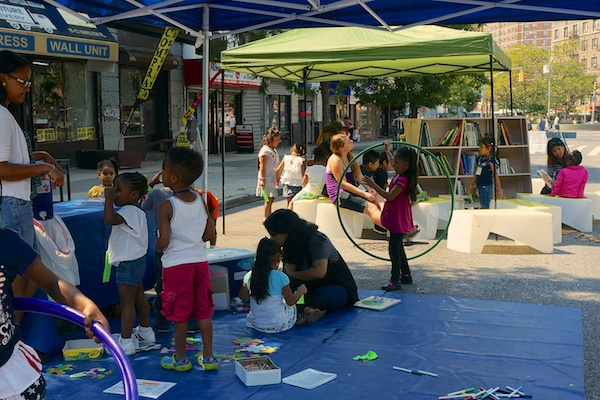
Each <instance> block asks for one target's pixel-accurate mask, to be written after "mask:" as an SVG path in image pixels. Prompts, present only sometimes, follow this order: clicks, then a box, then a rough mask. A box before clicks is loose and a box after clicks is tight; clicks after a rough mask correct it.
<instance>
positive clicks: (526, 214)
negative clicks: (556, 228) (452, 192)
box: [447, 208, 553, 254]
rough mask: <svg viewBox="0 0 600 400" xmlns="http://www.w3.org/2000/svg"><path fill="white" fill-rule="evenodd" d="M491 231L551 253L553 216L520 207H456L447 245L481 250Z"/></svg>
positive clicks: (464, 250) (451, 248)
mask: <svg viewBox="0 0 600 400" xmlns="http://www.w3.org/2000/svg"><path fill="white" fill-rule="evenodd" d="M490 233H496V234H498V235H501V236H504V237H506V238H508V239H512V240H514V241H515V242H518V243H522V244H525V245H527V246H530V247H533V248H534V249H536V250H538V251H540V252H542V253H552V252H553V246H552V215H551V214H549V213H546V212H540V211H533V210H526V209H522V208H517V209H495V210H494V209H487V210H456V211H454V214H452V221H451V222H450V227H449V228H448V242H447V245H448V248H449V249H450V250H455V251H460V252H462V253H472V254H477V253H481V251H482V250H483V246H484V244H485V242H486V241H487V239H488V237H489V235H490Z"/></svg>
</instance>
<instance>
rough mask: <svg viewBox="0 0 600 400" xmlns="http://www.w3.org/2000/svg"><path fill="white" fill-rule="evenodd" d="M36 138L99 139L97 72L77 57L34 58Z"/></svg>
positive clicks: (33, 88) (49, 140) (64, 139)
mask: <svg viewBox="0 0 600 400" xmlns="http://www.w3.org/2000/svg"><path fill="white" fill-rule="evenodd" d="M32 69H33V75H34V78H33V80H34V82H35V85H33V86H32V94H33V121H34V124H35V129H36V139H37V142H40V143H41V142H72V141H78V140H97V138H98V136H97V130H96V102H95V96H94V93H95V90H94V89H95V88H94V82H95V79H94V73H93V72H87V70H86V64H85V63H82V62H76V61H47V60H35V59H34V60H33V68H32Z"/></svg>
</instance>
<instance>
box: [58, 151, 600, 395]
mask: <svg viewBox="0 0 600 400" xmlns="http://www.w3.org/2000/svg"><path fill="white" fill-rule="evenodd" d="M381 140H382V139H377V140H371V141H366V142H360V143H357V151H356V152H358V150H359V149H362V148H365V147H366V146H369V145H372V144H375V143H380V142H381ZM279 153H280V156H283V155H284V154H288V153H289V147H284V148H280V149H279ZM160 166H161V161H153V162H143V163H142V167H141V168H140V169H138V170H137V171H139V172H142V173H145V174H147V176H148V178H151V177H152V175H153V174H154V173H156V172H157V171H158V170H159V169H160ZM221 170H222V166H221V156H220V155H211V156H209V168H208V176H209V184H208V188H209V190H211V191H212V192H213V193H214V194H215V195H216V196H217V197H218V198H219V199H225V217H224V218H223V215H222V214H221V217H220V218H219V220H218V222H217V228H218V239H217V247H237V248H245V249H250V250H253V251H254V250H256V246H257V244H258V241H259V240H260V238H262V237H264V236H265V235H266V234H267V232H266V230H265V229H264V227H263V225H262V222H261V221H262V218H263V216H262V203H261V202H258V201H259V200H260V199H259V198H258V197H256V196H255V195H254V191H255V187H256V153H254V154H233V153H231V154H230V153H227V154H226V155H225V167H224V172H225V185H224V189H223V185H222V180H221V177H222V173H221ZM532 170H533V166H532ZM70 179H71V192H72V198H73V199H77V198H84V197H87V190H88V189H89V188H90V187H92V186H93V185H96V184H98V182H99V180H98V178H97V177H96V172H95V171H93V170H81V169H77V168H73V169H72V170H71V177H70ZM594 186H595V185H594ZM223 190H224V193H225V195H224V196H223ZM65 196H66V190H65ZM56 198H57V194H56V193H55V199H56ZM284 207H285V200H279V201H277V202H276V203H275V205H274V207H273V208H274V209H277V208H284ZM593 235H594V237H598V238H599V241H598V242H596V241H592V240H589V239H584V238H581V237H580V236H578V232H576V231H573V230H571V229H569V228H567V227H564V226H563V236H562V239H563V240H562V243H560V244H557V245H555V246H554V253H553V254H540V253H538V252H536V251H534V250H531V249H529V248H524V247H522V246H515V244H514V242H512V241H510V240H505V239H502V238H495V237H490V239H489V240H488V241H487V243H486V247H485V249H484V254H464V253H459V252H456V251H453V250H449V249H447V247H446V240H445V239H443V240H441V241H440V242H439V244H438V245H437V246H435V247H434V248H433V249H431V247H432V246H434V244H435V241H421V240H420V241H419V242H417V243H416V244H413V245H412V246H408V247H407V248H406V250H407V254H408V256H409V257H416V258H414V259H412V260H411V261H410V262H409V263H410V268H411V270H412V274H413V278H414V284H412V285H403V286H402V292H403V293H411V294H422V295H443V296H453V297H468V298H478V299H488V300H496V301H503V302H519V303H531V304H539V305H549V306H563V307H575V308H578V309H581V311H582V315H583V336H584V368H585V393H586V395H585V399H586V400H600V379H598V377H599V376H600V290H599V288H600V268H598V264H597V262H598V260H599V259H600V224H594V232H593ZM371 237H372V238H371V239H358V240H357V243H358V244H359V245H360V246H361V247H363V248H365V249H368V250H369V251H370V252H372V253H375V254H377V255H381V256H383V257H387V241H386V240H385V239H384V237H382V236H371ZM332 242H333V243H334V245H335V246H336V248H337V249H338V250H339V251H340V253H341V254H342V255H343V257H344V258H345V259H346V260H347V262H348V264H349V266H350V268H351V270H352V273H353V275H354V277H355V279H356V281H357V284H358V287H359V289H365V290H376V289H379V287H380V286H381V285H382V284H383V283H385V282H386V281H387V280H388V278H389V271H390V263H389V262H387V261H382V260H379V259H376V258H373V257H371V256H368V255H366V254H365V253H363V252H362V251H361V250H359V249H358V248H357V247H356V246H355V245H354V244H353V243H352V242H351V241H350V240H348V239H346V238H333V239H332ZM429 249H431V250H430V251H428V252H427V250H429ZM425 252H426V254H423V255H422V256H419V255H420V254H422V253H425ZM594 260H596V261H594ZM399 340H401V338H399ZM482 368H484V367H482ZM556 400H569V399H562V398H559V397H557V398H556Z"/></svg>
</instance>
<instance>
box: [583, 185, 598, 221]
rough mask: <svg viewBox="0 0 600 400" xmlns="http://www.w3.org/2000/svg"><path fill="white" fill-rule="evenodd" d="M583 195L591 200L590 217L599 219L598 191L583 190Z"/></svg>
mask: <svg viewBox="0 0 600 400" xmlns="http://www.w3.org/2000/svg"><path fill="white" fill-rule="evenodd" d="M584 194H585V197H586V198H588V199H590V200H592V217H593V218H594V219H600V191H596V192H585V193H584Z"/></svg>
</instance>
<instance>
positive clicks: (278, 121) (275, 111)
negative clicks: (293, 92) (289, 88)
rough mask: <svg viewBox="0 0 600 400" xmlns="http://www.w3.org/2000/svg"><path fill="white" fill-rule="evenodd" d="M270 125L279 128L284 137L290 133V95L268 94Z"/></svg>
mask: <svg viewBox="0 0 600 400" xmlns="http://www.w3.org/2000/svg"><path fill="white" fill-rule="evenodd" d="M267 101H268V107H269V121H271V124H270V126H274V127H276V128H278V129H279V131H280V132H281V134H282V135H283V136H284V137H288V136H289V133H290V96H268V98H267Z"/></svg>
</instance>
